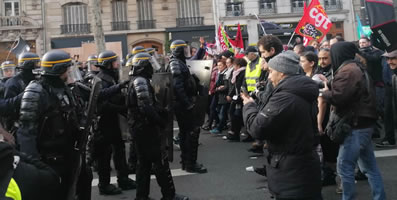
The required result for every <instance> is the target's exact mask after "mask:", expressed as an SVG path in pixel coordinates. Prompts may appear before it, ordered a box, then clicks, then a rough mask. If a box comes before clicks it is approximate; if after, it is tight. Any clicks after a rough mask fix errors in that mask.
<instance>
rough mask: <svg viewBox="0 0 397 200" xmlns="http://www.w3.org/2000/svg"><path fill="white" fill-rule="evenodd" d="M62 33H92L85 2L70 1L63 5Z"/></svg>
mask: <svg viewBox="0 0 397 200" xmlns="http://www.w3.org/2000/svg"><path fill="white" fill-rule="evenodd" d="M61 31H62V34H65V33H90V32H91V31H90V24H88V13H87V5H86V4H83V3H69V4H66V5H64V6H63V25H61Z"/></svg>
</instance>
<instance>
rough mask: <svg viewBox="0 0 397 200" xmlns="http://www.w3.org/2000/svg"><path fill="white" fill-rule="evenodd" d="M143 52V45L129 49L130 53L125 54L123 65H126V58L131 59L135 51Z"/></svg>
mask: <svg viewBox="0 0 397 200" xmlns="http://www.w3.org/2000/svg"><path fill="white" fill-rule="evenodd" d="M141 52H145V48H144V47H143V46H136V47H134V48H133V49H132V50H131V53H129V54H127V56H126V57H125V62H126V63H125V64H124V65H125V66H127V62H128V60H130V59H132V57H134V56H135V55H136V54H137V53H141Z"/></svg>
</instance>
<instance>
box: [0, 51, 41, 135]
mask: <svg viewBox="0 0 397 200" xmlns="http://www.w3.org/2000/svg"><path fill="white" fill-rule="evenodd" d="M39 62H40V57H39V56H38V55H37V54H35V53H31V52H25V53H22V54H21V55H19V57H18V68H19V69H21V71H20V72H19V73H18V74H17V75H15V76H14V77H11V78H10V79H8V80H7V82H6V83H5V92H4V98H6V99H7V98H12V97H15V96H17V95H18V94H20V93H22V92H23V91H24V90H25V87H26V86H27V85H28V84H29V83H30V81H32V80H34V79H35V75H34V74H33V69H35V68H38V67H39V66H38V63H39ZM17 110H18V109H17ZM17 120H18V116H17V115H15V114H14V115H9V116H8V117H7V119H6V123H5V124H4V128H5V129H6V130H8V131H10V132H14V131H15V130H16V127H15V122H16V121H17Z"/></svg>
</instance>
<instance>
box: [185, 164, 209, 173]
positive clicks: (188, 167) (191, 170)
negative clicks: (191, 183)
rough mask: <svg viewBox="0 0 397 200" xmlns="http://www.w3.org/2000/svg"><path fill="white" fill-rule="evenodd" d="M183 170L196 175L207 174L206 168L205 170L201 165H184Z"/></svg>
mask: <svg viewBox="0 0 397 200" xmlns="http://www.w3.org/2000/svg"><path fill="white" fill-rule="evenodd" d="M184 169H185V170H186V171H187V172H189V173H198V174H204V173H207V168H205V167H204V166H203V165H202V164H198V163H196V164H193V165H185V167H184Z"/></svg>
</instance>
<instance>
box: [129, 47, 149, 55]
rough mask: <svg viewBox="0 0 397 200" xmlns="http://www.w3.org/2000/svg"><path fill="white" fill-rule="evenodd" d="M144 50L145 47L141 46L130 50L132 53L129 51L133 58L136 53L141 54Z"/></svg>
mask: <svg viewBox="0 0 397 200" xmlns="http://www.w3.org/2000/svg"><path fill="white" fill-rule="evenodd" d="M145 51H146V50H145V47H143V46H136V47H134V48H133V49H132V51H131V54H132V56H135V55H136V54H137V53H142V52H145Z"/></svg>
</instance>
